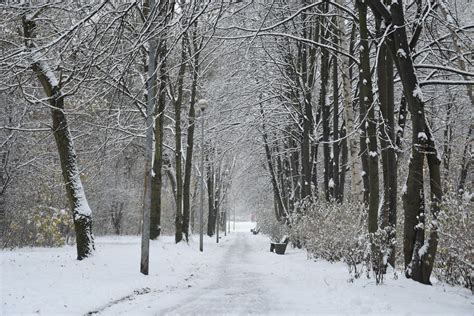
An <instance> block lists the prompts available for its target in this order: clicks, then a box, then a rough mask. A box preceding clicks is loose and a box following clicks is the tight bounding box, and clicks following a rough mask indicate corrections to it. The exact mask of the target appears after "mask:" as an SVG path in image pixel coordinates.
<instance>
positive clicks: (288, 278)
mask: <svg viewBox="0 0 474 316" xmlns="http://www.w3.org/2000/svg"><path fill="white" fill-rule="evenodd" d="M251 225H252V224H251V223H240V224H239V223H238V226H237V231H236V232H232V233H231V234H230V235H228V236H227V237H223V238H222V239H221V242H220V243H219V244H216V243H215V239H214V238H207V237H206V239H205V244H204V252H203V253H200V252H199V251H198V240H199V239H198V238H197V237H196V236H194V238H193V240H192V241H191V242H190V243H189V245H186V244H184V243H182V244H179V245H175V244H174V242H173V238H172V237H161V239H160V240H159V241H156V242H152V244H151V258H150V275H149V276H143V275H141V274H140V273H139V260H140V251H139V250H140V239H139V237H130V236H128V237H100V238H97V240H96V248H97V251H96V253H95V255H94V256H93V257H92V258H89V259H87V260H83V261H76V260H75V248H74V247H63V248H60V249H44V248H42V249H40V248H34V249H20V250H14V251H2V252H0V254H1V257H2V273H1V280H0V281H1V309H0V311H1V313H0V314H2V315H11V314H30V313H38V314H43V315H51V314H68V315H71V314H72V315H76V314H79V315H80V314H85V313H88V312H96V313H99V314H104V315H120V314H123V315H134V314H138V315H142V314H153V315H163V314H183V315H184V314H188V315H189V314H202V315H222V314H268V315H275V314H280V315H295V314H313V315H321V314H393V315H420V314H426V315H432V314H438V315H474V312H473V311H474V299H473V296H472V295H471V293H470V291H468V290H466V289H463V288H455V287H450V286H447V285H442V284H436V285H435V286H424V285H421V284H418V283H416V282H413V281H411V280H406V279H405V278H404V277H399V278H398V280H394V279H393V278H392V277H389V278H388V279H387V280H385V283H384V284H383V285H381V286H376V285H375V281H374V280H373V279H366V278H365V277H363V278H361V279H359V280H355V282H354V283H351V282H348V280H349V274H348V273H347V268H346V266H345V265H344V264H342V263H338V264H330V263H328V262H325V261H319V262H314V261H311V260H307V256H306V254H305V252H304V251H301V250H298V249H293V248H290V247H289V248H288V249H287V253H286V254H285V255H284V256H280V255H276V254H273V253H270V252H269V240H268V238H267V237H265V236H262V235H252V234H251V233H250V231H249V230H250V228H251V227H252V226H251Z"/></svg>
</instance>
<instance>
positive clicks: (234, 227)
mask: <svg viewBox="0 0 474 316" xmlns="http://www.w3.org/2000/svg"><path fill="white" fill-rule="evenodd" d="M233 211H234V231H235V208H234V209H233Z"/></svg>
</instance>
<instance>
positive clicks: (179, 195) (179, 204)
mask: <svg viewBox="0 0 474 316" xmlns="http://www.w3.org/2000/svg"><path fill="white" fill-rule="evenodd" d="M181 45H182V47H181V65H180V66H179V71H178V82H177V90H178V91H177V97H176V99H175V100H174V101H173V103H174V113H175V166H176V218H175V242H176V243H179V242H180V241H181V240H183V232H184V228H183V168H182V161H183V157H182V156H183V155H182V140H181V136H182V133H181V106H182V103H183V102H182V101H183V84H184V73H185V70H186V36H183V40H182V44H181ZM188 223H189V217H188Z"/></svg>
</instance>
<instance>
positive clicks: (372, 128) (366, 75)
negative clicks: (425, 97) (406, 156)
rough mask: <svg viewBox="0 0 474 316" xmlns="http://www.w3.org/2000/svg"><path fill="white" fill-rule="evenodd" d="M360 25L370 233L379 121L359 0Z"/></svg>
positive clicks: (373, 223)
mask: <svg viewBox="0 0 474 316" xmlns="http://www.w3.org/2000/svg"><path fill="white" fill-rule="evenodd" d="M358 9H359V27H360V38H361V39H360V40H361V48H360V64H361V65H360V66H361V81H360V82H359V84H360V89H361V92H360V101H359V102H360V104H361V108H362V107H363V105H364V107H365V108H366V109H367V120H366V122H367V129H366V132H367V134H366V135H367V139H366V140H367V141H368V151H369V152H368V160H369V161H368V167H369V168H368V171H369V175H368V176H369V215H368V225H369V226H368V228H369V233H375V232H376V231H377V228H378V223H377V220H378V207H379V170H378V159H379V153H378V148H377V147H378V146H377V121H376V118H375V106H374V99H373V93H372V77H371V72H370V59H369V52H370V51H369V49H370V48H369V42H368V30H367V3H366V2H362V1H358Z"/></svg>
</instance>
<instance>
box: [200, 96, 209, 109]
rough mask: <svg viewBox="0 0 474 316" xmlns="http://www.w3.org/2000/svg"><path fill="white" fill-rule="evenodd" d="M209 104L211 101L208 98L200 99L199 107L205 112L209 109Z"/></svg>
mask: <svg viewBox="0 0 474 316" xmlns="http://www.w3.org/2000/svg"><path fill="white" fill-rule="evenodd" d="M208 105H209V102H208V101H207V100H206V99H200V100H199V101H198V106H199V109H201V112H204V111H205V110H206V109H207V106H208Z"/></svg>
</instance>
